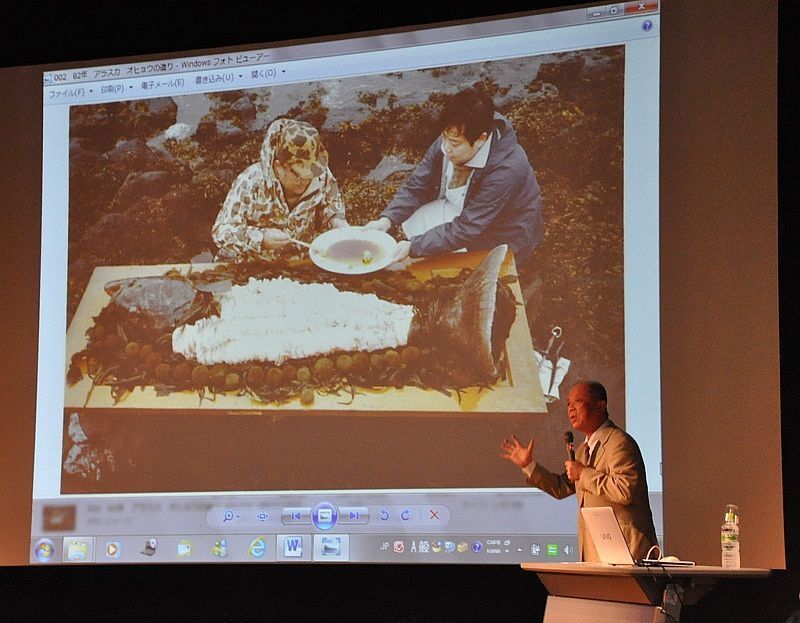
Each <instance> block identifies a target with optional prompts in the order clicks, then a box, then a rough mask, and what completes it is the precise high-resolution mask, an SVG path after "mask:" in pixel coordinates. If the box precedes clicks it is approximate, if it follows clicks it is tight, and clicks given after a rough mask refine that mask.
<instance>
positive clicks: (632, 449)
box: [528, 421, 658, 562]
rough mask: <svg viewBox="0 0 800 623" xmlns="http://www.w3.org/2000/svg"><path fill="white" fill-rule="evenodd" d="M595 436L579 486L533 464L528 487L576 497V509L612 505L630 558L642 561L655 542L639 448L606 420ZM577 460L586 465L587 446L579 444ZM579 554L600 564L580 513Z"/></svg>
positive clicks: (564, 477)
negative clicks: (592, 454) (591, 459)
mask: <svg viewBox="0 0 800 623" xmlns="http://www.w3.org/2000/svg"><path fill="white" fill-rule="evenodd" d="M598 437H599V441H598V443H599V446H598V448H597V451H596V455H595V461H594V467H593V468H592V467H586V468H584V470H583V472H582V473H581V477H580V479H579V480H578V482H577V483H574V482H572V481H571V480H569V479H567V475H566V473H563V474H560V475H557V474H554V473H552V472H549V471H548V470H546V469H545V468H544V467H542V466H541V465H539V464H538V463H537V465H536V467H535V468H534V470H533V473H532V474H531V476H530V478H528V484H530V485H533V486H534V487H538V488H539V489H541V490H542V491H545V492H546V493H549V494H550V495H552V496H553V497H556V498H558V499H561V498H565V497H567V496H568V495H572V494H573V493H575V494H577V496H578V507H579V508H583V507H584V506H586V507H594V506H610V507H611V508H612V509H613V510H614V514H615V515H616V516H617V521H618V522H619V527H620V528H621V529H622V534H623V536H624V537H625V541H626V542H627V543H628V549H629V550H630V552H631V556H632V557H633V559H634V560H637V559H639V558H644V556H645V554H647V550H648V549H650V547H651V546H653V545H656V544H657V543H658V541H657V539H656V530H655V527H654V526H653V514H652V513H651V512H650V500H649V498H648V496H647V477H646V475H645V469H644V461H643V460H642V454H641V452H640V451H639V446H638V445H637V444H636V442H635V441H634V440H633V437H631V436H630V435H628V434H627V433H626V432H625V431H623V430H622V429H621V428H618V427H617V426H615V425H614V423H613V422H610V421H609V426H607V427H605V428H604V429H602V430H601V431H599V432H598ZM575 459H576V460H577V461H580V462H581V463H583V464H584V465H587V464H588V462H589V449H588V446H587V445H586V443H582V444H581V445H580V446H579V448H578V452H577V454H576V457H575ZM578 552H579V554H580V559H581V560H585V561H588V562H597V561H599V558H598V555H597V551H596V550H595V548H594V543H592V539H591V537H590V536H589V534H588V533H587V531H586V526H585V525H584V522H583V516H582V514H581V513H580V512H579V513H578Z"/></svg>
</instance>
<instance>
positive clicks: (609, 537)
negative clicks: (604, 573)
mask: <svg viewBox="0 0 800 623" xmlns="http://www.w3.org/2000/svg"><path fill="white" fill-rule="evenodd" d="M581 514H582V515H583V522H584V523H585V524H586V530H587V531H588V532H589V535H590V536H591V538H592V542H593V543H594V548H595V549H596V550H597V555H598V556H599V557H600V562H603V563H605V564H608V565H630V566H633V565H634V562H633V558H632V557H631V552H630V550H629V549H628V544H627V543H626V542H625V537H624V536H622V530H621V529H620V527H619V522H618V521H617V516H616V515H614V509H612V508H611V507H610V506H597V507H594V508H582V509H581Z"/></svg>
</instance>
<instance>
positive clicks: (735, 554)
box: [722, 504, 741, 569]
mask: <svg viewBox="0 0 800 623" xmlns="http://www.w3.org/2000/svg"><path fill="white" fill-rule="evenodd" d="M740 567H741V559H740V558H739V507H738V506H736V505H735V504H727V505H726V506H725V523H723V524H722V568H723V569H738V568H740Z"/></svg>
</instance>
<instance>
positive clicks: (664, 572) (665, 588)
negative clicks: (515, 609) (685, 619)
mask: <svg viewBox="0 0 800 623" xmlns="http://www.w3.org/2000/svg"><path fill="white" fill-rule="evenodd" d="M522 568H523V569H524V570H526V571H533V572H535V573H536V574H537V575H538V576H539V579H540V580H541V581H542V584H544V586H545V588H546V589H547V592H548V593H549V596H548V597H547V607H546V609H545V613H544V621H543V623H584V622H585V623H589V622H591V623H677V622H678V621H679V620H680V612H681V608H682V607H683V606H689V605H691V604H694V603H697V601H699V600H700V598H701V597H702V596H703V595H705V594H706V593H707V592H708V591H709V590H711V588H713V586H714V584H716V582H717V581H718V580H720V579H731V578H740V579H750V578H765V577H767V576H769V574H770V570H769V569H735V570H729V569H723V568H722V567H704V566H694V567H666V566H665V567H633V566H630V567H629V566H618V565H606V564H602V563H592V562H568V563H523V564H522Z"/></svg>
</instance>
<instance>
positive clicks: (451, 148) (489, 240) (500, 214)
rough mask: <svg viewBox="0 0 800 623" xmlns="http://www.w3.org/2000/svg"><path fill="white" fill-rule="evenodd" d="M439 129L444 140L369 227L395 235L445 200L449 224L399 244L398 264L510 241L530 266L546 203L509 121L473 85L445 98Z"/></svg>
mask: <svg viewBox="0 0 800 623" xmlns="http://www.w3.org/2000/svg"><path fill="white" fill-rule="evenodd" d="M439 126H440V127H441V128H442V131H441V134H440V136H439V137H438V138H437V139H436V140H435V141H434V142H433V144H432V145H431V146H430V148H429V149H428V151H427V153H426V154H425V156H424V158H423V159H422V161H421V162H420V163H419V164H418V165H417V167H416V168H415V169H414V171H413V172H412V173H411V175H410V176H409V177H408V178H407V179H406V181H405V182H404V183H403V185H402V186H401V187H400V188H399V189H398V190H397V192H396V193H395V195H394V197H393V198H392V200H391V201H390V202H389V205H388V206H387V207H386V209H385V210H384V211H383V212H382V213H381V215H380V217H379V218H378V219H377V220H374V221H371V222H370V223H368V224H367V227H370V228H373V229H379V230H381V231H389V230H390V229H391V228H392V227H395V226H401V225H402V224H403V223H404V222H405V221H407V220H408V219H410V218H411V217H412V215H414V214H415V212H417V211H418V210H419V209H420V208H422V207H427V206H428V204H431V202H434V201H436V200H439V201H441V202H443V204H442V205H443V206H444V208H443V210H442V212H441V214H443V215H445V216H444V222H440V223H439V224H436V225H434V226H433V227H431V228H430V229H427V230H425V231H422V232H421V233H418V235H410V236H409V239H408V240H404V241H402V242H400V243H399V245H398V248H397V251H396V253H395V259H396V260H397V261H401V260H403V259H405V258H406V257H407V256H409V255H410V256H411V257H423V256H427V255H435V254H438V253H448V252H450V251H456V250H459V249H464V248H465V249H467V250H470V251H471V250H477V249H492V248H494V247H496V246H497V245H499V244H508V245H509V247H510V248H511V250H512V251H513V252H514V257H515V260H516V263H517V266H518V267H520V268H522V267H523V266H525V265H527V263H528V261H529V259H530V256H531V253H532V252H533V249H534V248H535V247H536V245H537V244H539V242H541V240H542V235H543V225H542V198H541V194H540V191H539V184H538V182H537V181H536V175H535V174H534V172H533V168H532V167H531V165H530V163H529V162H528V157H527V155H526V154H525V151H524V150H523V149H522V147H521V146H520V144H519V143H518V142H517V135H516V133H515V132H514V129H513V128H512V127H511V123H510V122H509V121H508V119H506V118H505V117H503V116H502V115H500V114H499V113H496V112H495V110H494V103H493V102H492V99H491V97H489V95H488V94H486V93H483V92H481V91H478V90H476V89H473V88H470V89H465V90H463V91H460V92H458V93H456V94H455V95H453V96H451V97H450V98H449V99H448V100H447V102H446V104H445V106H444V109H443V111H442V114H441V117H440V124H439ZM450 217H452V218H450ZM412 220H414V219H412ZM417 220H418V219H417ZM439 220H442V219H441V218H440V219H439ZM414 229H415V230H417V231H419V229H420V227H419V226H418V225H417V224H415V227H414ZM407 233H408V232H407Z"/></svg>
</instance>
